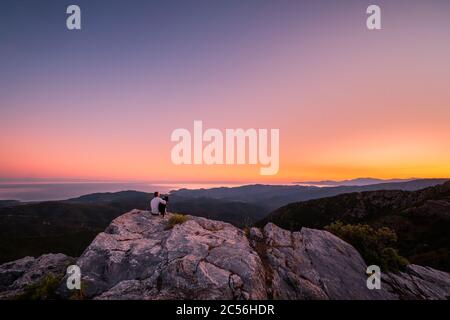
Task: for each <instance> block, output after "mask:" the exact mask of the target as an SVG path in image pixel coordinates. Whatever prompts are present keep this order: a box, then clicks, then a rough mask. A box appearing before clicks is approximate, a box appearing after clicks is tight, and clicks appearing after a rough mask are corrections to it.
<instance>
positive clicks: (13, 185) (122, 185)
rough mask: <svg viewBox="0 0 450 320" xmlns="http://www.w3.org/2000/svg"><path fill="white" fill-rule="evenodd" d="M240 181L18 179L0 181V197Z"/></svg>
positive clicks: (27, 198) (28, 198)
mask: <svg viewBox="0 0 450 320" xmlns="http://www.w3.org/2000/svg"><path fill="white" fill-rule="evenodd" d="M239 185H243V183H236V184H234V183H146V182H91V181H89V182H86V181H83V182H78V181H64V182H55V181H45V182H42V181H41V182H36V181H21V182H0V200H18V201H22V202H32V201H50V200H66V199H71V198H76V197H79V196H82V195H86V194H91V193H98V192H118V191H125V190H135V191H143V192H155V191H159V192H160V193H168V192H170V191H172V190H178V189H182V188H186V189H200V188H215V187H235V186H239Z"/></svg>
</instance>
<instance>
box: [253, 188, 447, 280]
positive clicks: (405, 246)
mask: <svg viewBox="0 0 450 320" xmlns="http://www.w3.org/2000/svg"><path fill="white" fill-rule="evenodd" d="M338 220H339V221H342V222H343V223H349V224H358V223H363V224H369V225H371V226H374V227H376V228H379V227H383V226H385V227H389V228H391V229H393V230H394V231H395V232H396V233H397V236H398V241H397V249H398V250H399V253H400V254H401V255H403V256H404V257H406V258H408V260H409V261H410V262H411V263H418V264H422V265H427V266H432V267H434V268H437V269H440V270H445V271H450V236H449V231H450V181H448V182H446V183H445V184H443V185H437V186H434V187H428V188H425V189H422V190H418V191H402V190H379V191H370V192H353V193H346V194H341V195H337V196H334V197H327V198H321V199H315V200H309V201H303V202H296V203H291V204H288V205H286V206H283V207H281V208H279V209H277V210H275V211H273V212H272V213H270V214H269V215H268V216H267V217H266V218H265V219H263V220H261V221H260V222H258V223H257V224H256V225H258V226H263V225H265V224H266V223H268V222H273V223H275V224H276V225H278V226H280V227H282V228H285V229H289V230H291V231H294V230H301V228H302V227H308V228H318V229H322V228H324V227H325V226H326V225H328V224H330V223H332V222H335V221H338Z"/></svg>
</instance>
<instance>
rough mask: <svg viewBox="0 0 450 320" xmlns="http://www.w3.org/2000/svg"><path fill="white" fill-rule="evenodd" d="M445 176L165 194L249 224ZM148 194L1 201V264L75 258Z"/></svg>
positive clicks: (195, 211)
mask: <svg viewBox="0 0 450 320" xmlns="http://www.w3.org/2000/svg"><path fill="white" fill-rule="evenodd" d="M444 181H446V179H421V180H413V181H406V182H391V183H382V184H375V185H367V186H341V187H320V188H319V187H312V186H298V185H293V186H281V185H279V186H274V185H248V186H241V187H233V188H213V189H196V190H188V189H181V190H177V191H173V192H171V193H170V203H169V210H170V211H172V212H178V213H185V214H191V215H197V216H203V217H206V218H210V219H216V220H222V221H226V222H230V223H232V224H234V225H236V226H239V227H243V226H251V225H253V224H254V223H255V222H257V221H260V220H261V219H264V218H265V217H266V216H267V215H268V214H269V213H270V212H271V211H273V210H275V209H277V208H280V207H282V206H285V205H287V204H289V203H292V202H298V201H306V200H310V199H318V198H323V197H329V196H335V195H338V194H342V193H350V192H363V191H373V190H406V191H408V190H418V189H422V188H426V187H429V186H434V185H437V184H441V183H443V182H444ZM151 197H152V195H151V194H149V193H145V192H138V191H122V192H115V193H94V194H89V195H85V196H81V197H78V198H73V199H68V200H63V201H47V202H40V203H20V202H17V201H14V200H8V201H0V262H4V261H9V260H13V259H16V258H21V257H23V256H26V255H32V256H37V255H40V254H43V253H46V252H62V253H65V254H68V255H71V256H78V255H80V254H81V252H82V251H83V250H84V249H85V247H86V246H87V245H88V244H89V243H90V242H91V241H92V239H93V238H94V237H95V235H97V234H98V233H99V232H100V231H102V230H104V228H106V226H108V225H109V223H110V222H111V220H113V219H114V218H116V217H118V216H119V215H121V214H123V213H124V212H127V211H130V210H132V209H143V210H145V209H148V207H149V202H150V199H151Z"/></svg>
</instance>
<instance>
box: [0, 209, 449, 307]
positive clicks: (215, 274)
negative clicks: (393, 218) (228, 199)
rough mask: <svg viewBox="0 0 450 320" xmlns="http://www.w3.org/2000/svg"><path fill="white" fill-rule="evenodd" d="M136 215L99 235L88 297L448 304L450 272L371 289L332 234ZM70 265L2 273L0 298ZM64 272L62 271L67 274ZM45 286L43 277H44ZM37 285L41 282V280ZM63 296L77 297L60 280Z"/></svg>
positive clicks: (46, 259) (394, 279) (12, 266)
mask: <svg viewBox="0 0 450 320" xmlns="http://www.w3.org/2000/svg"><path fill="white" fill-rule="evenodd" d="M171 217H172V214H170V213H169V214H167V215H166V217H165V218H162V217H160V216H152V215H151V214H149V213H148V212H147V211H140V210H133V211H131V212H129V213H126V214H124V215H122V216H120V217H118V218H116V219H115V220H114V221H113V222H112V223H111V224H110V226H109V227H108V228H107V229H106V230H105V232H102V233H100V234H98V235H97V237H96V238H95V239H94V240H93V241H92V243H91V244H90V245H89V247H88V248H86V250H85V251H84V253H83V254H82V255H81V257H79V258H78V259H77V261H76V264H77V265H78V266H79V267H80V269H81V273H82V280H81V282H82V296H83V298H86V299H243V300H249V299H252V300H258V299H359V300H363V299H370V300H374V299H448V298H449V296H450V274H448V273H446V272H442V271H438V270H434V269H431V268H427V267H420V266H416V265H409V266H408V267H407V269H406V270H405V271H404V272H401V273H398V274H383V275H382V288H381V289H380V290H369V289H368V288H367V286H366V280H367V275H366V268H367V266H366V264H365V262H364V260H363V259H362V258H361V256H360V254H359V253H358V252H357V251H356V250H355V248H353V247H352V246H351V245H349V244H348V243H346V242H344V241H342V240H341V239H339V238H337V237H336V236H334V235H332V234H331V233H329V232H327V231H322V230H314V229H308V228H303V229H302V230H301V231H300V232H290V231H287V230H283V229H281V228H279V227H277V226H276V225H274V224H272V223H269V224H267V225H266V226H265V227H264V228H263V229H257V228H251V229H250V230H249V232H248V235H246V234H245V233H244V232H243V231H242V230H241V229H238V228H236V227H234V226H233V225H231V224H228V223H225V222H220V221H213V220H208V219H205V218H200V217H193V216H187V221H185V222H183V223H179V224H175V225H174V226H171V225H170V224H169V219H170V218H171ZM69 262H73V261H72V260H71V258H69V257H66V256H64V255H43V256H41V257H39V258H38V259H34V258H30V257H27V258H23V259H20V260H17V261H14V262H10V263H6V264H3V265H1V266H0V298H3V299H5V298H8V297H12V296H14V295H16V294H17V293H19V292H20V290H23V288H24V287H26V286H27V285H29V284H30V283H33V282H36V281H38V280H39V279H42V277H43V276H44V275H45V274H49V273H52V272H57V273H60V272H61V271H63V272H64V271H65V267H66V266H67V264H68V263H69ZM63 266H64V267H63ZM36 279H37V280H36ZM35 280H36V281H35ZM58 293H59V294H60V296H61V298H70V296H71V294H72V292H69V291H68V289H67V288H66V285H65V279H63V280H61V284H60V289H59V290H58Z"/></svg>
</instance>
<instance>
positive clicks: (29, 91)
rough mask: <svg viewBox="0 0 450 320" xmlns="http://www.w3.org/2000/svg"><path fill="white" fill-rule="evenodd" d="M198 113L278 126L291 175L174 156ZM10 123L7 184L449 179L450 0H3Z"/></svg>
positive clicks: (3, 125)
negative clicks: (376, 12) (72, 8)
mask: <svg viewBox="0 0 450 320" xmlns="http://www.w3.org/2000/svg"><path fill="white" fill-rule="evenodd" d="M70 4H78V5H79V6H80V7H81V10H82V30H81V31H68V30H67V29H66V24H65V19H66V17H67V15H66V13H65V11H66V8H67V6H68V5H70ZM369 4H378V5H380V6H381V9H382V26H383V29H382V30H380V31H369V30H367V28H366V18H367V15H366V13H365V11H366V8H367V6H368V5H369ZM194 120H202V121H203V124H204V126H205V128H218V129H221V130H224V129H226V128H244V129H247V128H267V129H271V128H278V129H280V171H279V173H278V174H277V175H275V176H269V177H268V176H260V175H259V168H260V166H259V165H256V166H249V165H243V166H223V165H215V166H205V165H202V166H176V165H174V164H172V162H171V159H170V151H171V148H172V147H173V146H174V143H173V142H171V141H170V135H171V133H172V131H173V130H174V129H177V128H187V129H189V130H192V126H193V121H194ZM0 133H1V134H0V178H3V179H18V178H47V179H92V180H99V179H102V180H108V179H111V180H148V181H249V182H250V181H252V182H283V181H285V182H289V181H300V180H323V179H349V178H356V177H369V176H370V177H377V178H409V177H450V1H448V0H434V1H433V0H429V1H424V0H423V1H415V0H405V1H399V0H395V1H379V0H376V1H375V0H371V1H364V0H345V1H299V0H297V1H294V0H292V1H284V0H271V1H266V0H241V1H237V0H236V1H234V0H192V1H186V0H185V1H171V0H164V1H98V0H89V1H81V0H71V1H57V0H54V1H46V0H40V1H15V0H2V1H1V2H0Z"/></svg>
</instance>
